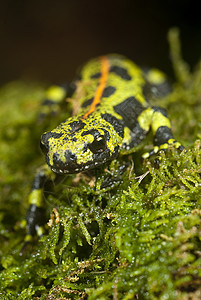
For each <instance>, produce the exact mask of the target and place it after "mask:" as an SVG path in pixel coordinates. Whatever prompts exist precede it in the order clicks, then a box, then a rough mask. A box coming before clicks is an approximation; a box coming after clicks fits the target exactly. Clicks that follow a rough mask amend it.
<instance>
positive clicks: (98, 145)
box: [88, 136, 106, 154]
mask: <svg viewBox="0 0 201 300" xmlns="http://www.w3.org/2000/svg"><path fill="white" fill-rule="evenodd" d="M88 147H89V149H90V150H91V151H92V152H93V153H94V154H96V153H101V152H103V151H104V150H105V149H106V140H105V137H104V136H99V137H98V138H96V139H95V140H94V141H93V143H91V144H90V145H89V146H88Z"/></svg>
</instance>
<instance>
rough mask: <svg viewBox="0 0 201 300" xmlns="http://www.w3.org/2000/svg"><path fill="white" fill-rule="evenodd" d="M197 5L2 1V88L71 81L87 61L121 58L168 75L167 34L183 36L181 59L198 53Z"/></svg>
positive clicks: (162, 1) (200, 22)
mask: <svg viewBox="0 0 201 300" xmlns="http://www.w3.org/2000/svg"><path fill="white" fill-rule="evenodd" d="M198 5H199V1H185V0H181V1H177V0H174V1H173V0H172V1H171V0H170V1H166V0H158V1H157V0H153V1H151V0H150V1H143V0H141V1H140V0H138V1H135V0H121V1H119V0H116V1H115V0H107V1H105V0H103V1H101V0H93V1H92V0H88V1H87V0H66V1H57V0H54V1H53V0H48V1H46V0H26V1H22V0H12V1H11V0H3V1H2V0H0V70H1V72H0V84H3V83H5V82H7V81H10V80H15V79H30V80H34V81H35V80H36V81H44V82H48V83H54V82H55V83H58V82H65V81H69V80H70V79H71V78H73V77H74V74H75V70H76V69H77V67H78V66H79V65H80V64H82V63H83V62H85V61H86V60H87V59H89V58H91V57H94V56H97V55H100V54H106V53H121V54H124V55H127V56H128V57H129V58H131V59H133V60H134V61H135V62H136V63H138V64H140V65H145V66H156V67H158V68H161V69H162V70H164V71H165V72H167V73H169V74H170V75H172V69H171V62H170V58H169V48H168V43H167V32H168V29H169V28H170V27H172V26H177V27H178V28H179V29H180V31H181V40H182V50H183V56H184V58H185V59H186V60H187V61H188V62H189V63H190V64H191V66H194V64H195V63H196V62H197V61H198V59H199V58H200V56H201V55H200V54H201V16H200V9H199V7H198Z"/></svg>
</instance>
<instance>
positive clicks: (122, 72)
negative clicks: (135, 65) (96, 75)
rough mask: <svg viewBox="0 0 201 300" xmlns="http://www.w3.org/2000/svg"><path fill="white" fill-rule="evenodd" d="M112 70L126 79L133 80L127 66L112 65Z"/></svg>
mask: <svg viewBox="0 0 201 300" xmlns="http://www.w3.org/2000/svg"><path fill="white" fill-rule="evenodd" d="M110 72H113V73H115V74H116V75H118V76H120V77H121V78H122V79H124V80H131V76H130V75H129V74H128V71H127V70H126V69H125V68H122V67H119V66H112V67H111V68H110Z"/></svg>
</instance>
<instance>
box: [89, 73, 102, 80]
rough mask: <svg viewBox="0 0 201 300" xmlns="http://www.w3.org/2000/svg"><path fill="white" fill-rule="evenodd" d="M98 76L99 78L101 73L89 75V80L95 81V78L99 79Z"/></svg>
mask: <svg viewBox="0 0 201 300" xmlns="http://www.w3.org/2000/svg"><path fill="white" fill-rule="evenodd" d="M100 76H101V73H100V72H98V73H95V74H93V75H91V79H97V78H100Z"/></svg>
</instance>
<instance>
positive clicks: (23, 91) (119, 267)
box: [0, 29, 201, 300]
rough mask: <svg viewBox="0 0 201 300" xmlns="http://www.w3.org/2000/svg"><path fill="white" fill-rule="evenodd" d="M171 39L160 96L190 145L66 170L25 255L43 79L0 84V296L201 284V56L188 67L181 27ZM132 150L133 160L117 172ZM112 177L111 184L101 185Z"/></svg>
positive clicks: (96, 294)
mask: <svg viewBox="0 0 201 300" xmlns="http://www.w3.org/2000/svg"><path fill="white" fill-rule="evenodd" d="M169 41H170V48H171V57H172V61H173V67H174V70H175V75H176V83H175V84H174V89H173V92H172V94H171V95H169V96H168V97H167V98H166V99H163V100H160V105H162V106H164V107H166V108H167V109H168V111H169V116H170V119H171V120H172V124H173V131H174V134H175V136H176V138H177V139H178V140H179V141H180V142H182V143H183V145H184V146H185V147H186V150H187V151H183V152H182V153H180V152H178V151H177V150H176V149H174V148H170V149H168V151H167V153H166V154H161V161H160V164H159V165H158V164H157V165H156V164H155V163H154V160H153V159H152V160H151V161H145V162H144V163H143V164H141V162H140V156H141V154H142V152H145V151H146V150H147V149H149V146H145V148H144V149H142V150H141V151H139V153H137V154H135V155H133V156H130V157H129V158H124V157H120V158H119V159H118V161H114V162H113V163H112V164H111V166H110V167H109V169H108V172H107V173H105V172H103V171H101V170H100V171H99V173H98V174H97V176H96V180H95V181H94V178H90V182H89V178H87V177H85V176H84V175H82V176H79V177H78V176H74V175H72V176H68V177H67V178H66V180H65V181H64V182H62V183H61V184H59V185H57V186H56V187H55V190H54V192H53V193H52V194H51V195H50V196H49V197H48V198H47V207H48V210H47V214H48V216H49V217H48V218H49V219H50V221H49V223H48V224H49V230H48V232H47V234H46V235H44V236H43V237H42V238H41V240H40V241H35V243H33V245H30V247H28V248H27V249H26V251H25V253H24V254H23V256H20V255H19V253H20V250H21V247H22V245H23V238H24V236H25V229H24V228H22V227H21V221H22V220H23V218H24V215H25V213H26V209H27V206H28V203H27V196H28V193H29V189H30V186H31V181H32V178H33V175H34V172H35V170H36V168H37V167H38V166H40V165H41V164H42V163H43V156H42V155H41V154H40V150H39V147H38V144H39V139H40V134H41V133H42V132H43V131H44V130H45V128H46V125H47V124H46V125H45V124H41V125H39V124H38V123H37V122H36V121H35V120H36V119H37V115H38V112H39V106H40V105H39V103H40V101H41V99H42V98H43V95H44V88H43V87H42V86H40V85H39V84H30V83H29V84H27V83H25V82H12V83H9V84H7V85H6V86H4V87H2V88H1V89H0V101H1V111H0V127H1V132H0V139H1V147H0V185H1V200H0V201H1V207H0V221H1V223H0V244H1V247H0V254H1V272H0V299H84V298H86V297H87V296H88V299H90V300H92V299H104V300H105V299H124V300H125V299H186V297H187V296H186V295H189V296H191V297H196V295H198V294H199V289H200V285H201V268H200V267H201V255H200V246H201V207H200V206H201V200H200V196H201V177H200V173H201V142H200V140H199V139H200V138H201V123H200V115H201V98H200V95H201V84H200V82H201V64H200V63H198V65H197V67H196V69H195V71H194V72H190V70H189V67H188V65H187V64H186V63H185V62H184V61H183V60H182V58H181V54H180V43H179V39H178V32H177V30H176V29H173V30H171V31H170V32H169ZM56 122H58V120H56V119H55V120H54V119H52V120H51V124H48V126H49V127H50V128H51V127H53V126H54V123H56ZM147 143H150V140H148V141H147ZM146 148H147V149H146ZM125 159H126V160H127V161H126V162H129V167H128V169H127V171H125V173H124V174H123V175H122V177H121V181H120V182H119V180H118V179H119V178H117V177H118V173H119V172H118V168H119V166H121V165H122V164H123V163H124V160H125ZM133 164H134V166H135V168H134V169H135V173H134V171H133ZM111 178H113V179H114V178H115V179H116V184H115V185H114V187H111V188H108V189H105V190H100V186H101V184H102V183H103V182H105V181H107V182H109V181H110V180H111ZM197 299H198V298H197Z"/></svg>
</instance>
